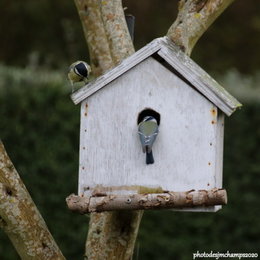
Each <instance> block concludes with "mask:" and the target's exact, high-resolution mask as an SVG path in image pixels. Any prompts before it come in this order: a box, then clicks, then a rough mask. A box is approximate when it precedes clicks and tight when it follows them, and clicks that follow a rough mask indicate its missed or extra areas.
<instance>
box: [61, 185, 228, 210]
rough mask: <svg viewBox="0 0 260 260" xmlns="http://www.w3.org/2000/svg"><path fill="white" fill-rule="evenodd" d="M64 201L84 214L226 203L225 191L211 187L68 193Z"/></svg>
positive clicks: (70, 207) (72, 208)
mask: <svg viewBox="0 0 260 260" xmlns="http://www.w3.org/2000/svg"><path fill="white" fill-rule="evenodd" d="M66 201H67V205H68V207H69V209H70V210H73V211H78V212H79V213H81V214H86V213H90V212H102V211H112V210H140V209H146V210H147V209H171V208H185V207H198V206H215V205H225V204H227V193H226V190H224V189H212V190H199V191H195V190H192V191H187V192H167V193H159V194H156V193H152V194H134V195H121V196H120V195H108V196H102V197H80V196H76V195H70V196H69V197H68V198H67V200H66Z"/></svg>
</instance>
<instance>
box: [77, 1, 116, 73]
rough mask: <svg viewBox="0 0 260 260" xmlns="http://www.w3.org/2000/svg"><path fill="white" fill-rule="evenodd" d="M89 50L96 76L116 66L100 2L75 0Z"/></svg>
mask: <svg viewBox="0 0 260 260" xmlns="http://www.w3.org/2000/svg"><path fill="white" fill-rule="evenodd" d="M74 2H75V4H76V7H77V9H78V13H79V17H80V20H81V23H82V27H83V31H84V35H85V39H86V42H87V45H88V49H89V55H90V59H91V67H92V70H93V73H94V75H95V76H98V75H100V74H101V73H102V72H104V71H106V70H108V69H110V68H112V67H113V66H114V62H113V58H112V55H111V51H110V46H109V42H108V39H107V36H106V31H105V28H104V23H103V19H102V14H101V10H100V0H98V1H97V0H74Z"/></svg>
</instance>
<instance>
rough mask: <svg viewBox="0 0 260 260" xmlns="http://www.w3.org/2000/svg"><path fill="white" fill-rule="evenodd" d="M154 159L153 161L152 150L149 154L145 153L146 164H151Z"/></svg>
mask: <svg viewBox="0 0 260 260" xmlns="http://www.w3.org/2000/svg"><path fill="white" fill-rule="evenodd" d="M153 163H154V159H153V152H152V150H151V151H150V152H148V151H146V164H153Z"/></svg>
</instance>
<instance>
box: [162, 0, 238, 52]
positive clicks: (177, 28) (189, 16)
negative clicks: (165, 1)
mask: <svg viewBox="0 0 260 260" xmlns="http://www.w3.org/2000/svg"><path fill="white" fill-rule="evenodd" d="M233 1H234V0H180V1H179V7H178V8H179V12H178V15H177V18H176V20H175V22H174V23H173V24H172V26H171V27H170V29H169V30H168V33H167V36H168V37H169V38H170V39H171V40H172V41H173V42H174V43H175V44H177V45H179V46H180V47H181V49H182V50H183V51H184V52H185V53H186V54H187V55H190V54H191V52H192V49H193V47H194V46H195V44H196V42H197V41H198V39H199V38H200V37H201V36H202V34H203V33H204V32H205V31H206V30H207V29H208V27H209V26H210V25H211V24H212V23H213V22H214V21H215V20H216V18H217V17H218V16H219V15H220V14H221V13H222V12H223V11H224V10H225V9H226V8H227V7H228V6H229V5H230V4H231V3H232V2H233Z"/></svg>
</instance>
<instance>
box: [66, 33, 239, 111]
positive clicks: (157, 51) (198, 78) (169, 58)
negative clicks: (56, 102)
mask: <svg viewBox="0 0 260 260" xmlns="http://www.w3.org/2000/svg"><path fill="white" fill-rule="evenodd" d="M150 56H153V57H155V58H156V59H157V60H158V61H159V62H161V63H162V64H164V65H166V66H167V67H168V68H169V69H170V71H171V72H172V73H175V74H176V75H177V76H178V77H180V78H181V79H182V80H184V81H185V82H186V83H188V84H189V85H191V86H192V87H194V88H195V89H197V90H198V91H199V92H200V93H201V94H202V95H204V96H205V97H206V98H207V99H209V100H210V101H211V102H212V103H213V104H215V105H216V106H217V107H218V108H219V109H220V110H222V111H223V112H224V113H225V114H226V115H228V116H229V115H231V114H232V113H233V112H234V111H235V110H236V109H237V108H238V107H241V106H242V105H241V104H240V102H239V101H237V100H236V98H234V97H233V96H232V95H230V94H229V93H228V92H227V91H226V90H225V89H224V88H223V87H222V86H220V85H219V84H218V83H217V82H216V81H215V80H214V79H213V78H212V77H210V76H209V74H208V73H206V72H205V71H204V70H203V69H202V68H200V67H199V66H198V65H197V64H196V63H195V62H194V61H193V60H192V59H191V58H190V57H189V56H187V55H186V54H185V53H184V52H182V51H181V50H180V48H179V47H178V46H176V45H175V44H174V43H173V42H172V41H171V40H170V39H169V38H168V37H162V38H157V39H155V40H153V41H152V42H151V43H149V44H147V45H146V46H144V47H143V48H141V49H140V50H138V51H137V52H135V53H134V54H133V55H131V56H129V57H128V58H126V59H124V60H123V61H122V62H121V63H120V64H119V65H117V66H116V67H114V68H113V69H111V70H109V71H107V72H106V73H105V74H103V75H101V76H100V77H98V78H97V79H95V80H94V81H92V82H90V83H88V84H87V85H85V86H83V87H82V88H80V89H79V90H78V91H76V92H74V93H73V94H72V95H71V98H72V101H73V102H74V103H75V104H79V103H80V102H81V101H83V100H84V99H86V98H88V97H90V96H91V95H93V94H94V93H95V92H97V91H99V90H100V89H102V88H103V87H105V86H106V85H108V84H109V83H110V82H111V81H113V80H115V79H116V78H118V77H120V76H121V75H123V74H124V73H125V72H127V71H128V70H130V69H131V68H133V67H134V66H136V65H138V64H139V63H140V62H142V61H144V60H145V59H146V58H148V57H150ZM155 73H156V72H155Z"/></svg>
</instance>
